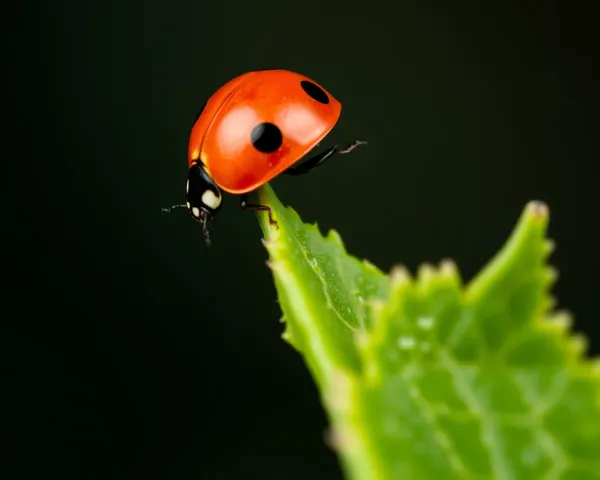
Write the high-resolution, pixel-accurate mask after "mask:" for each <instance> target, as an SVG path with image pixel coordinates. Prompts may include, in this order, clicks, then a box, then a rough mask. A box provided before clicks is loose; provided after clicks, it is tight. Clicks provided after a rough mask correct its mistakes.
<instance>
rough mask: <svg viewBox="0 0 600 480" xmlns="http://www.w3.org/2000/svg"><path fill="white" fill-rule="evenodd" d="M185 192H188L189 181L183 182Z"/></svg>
mask: <svg viewBox="0 0 600 480" xmlns="http://www.w3.org/2000/svg"><path fill="white" fill-rule="evenodd" d="M185 193H190V181H189V180H188V181H187V182H185Z"/></svg>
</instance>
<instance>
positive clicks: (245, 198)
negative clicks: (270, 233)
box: [240, 194, 279, 228]
mask: <svg viewBox="0 0 600 480" xmlns="http://www.w3.org/2000/svg"><path fill="white" fill-rule="evenodd" d="M240 206H241V207H242V208H243V209H244V210H250V211H257V210H260V211H266V212H267V213H268V214H269V223H270V224H271V225H273V226H274V227H276V228H279V224H278V223H277V222H276V221H275V220H274V219H273V212H272V211H271V207H267V206H266V205H258V204H251V203H248V194H244V195H242V201H241V202H240Z"/></svg>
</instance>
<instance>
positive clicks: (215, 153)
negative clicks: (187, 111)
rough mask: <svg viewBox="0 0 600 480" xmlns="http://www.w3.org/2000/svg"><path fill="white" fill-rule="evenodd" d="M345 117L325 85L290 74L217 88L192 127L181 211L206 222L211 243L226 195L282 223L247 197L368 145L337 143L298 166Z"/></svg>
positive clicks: (258, 74) (248, 77)
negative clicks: (281, 176)
mask: <svg viewBox="0 0 600 480" xmlns="http://www.w3.org/2000/svg"><path fill="white" fill-rule="evenodd" d="M341 111H342V105H341V103H340V102H339V101H338V100H336V99H335V98H334V97H333V96H332V95H331V94H330V93H329V92H327V91H326V90H325V89H324V88H323V87H321V86H320V85H318V84H317V83H316V82H315V81H313V80H311V79H310V78H308V77H306V76H304V75H301V74H299V73H295V72H291V71H288V70H260V71H254V72H249V73H245V74H243V75H240V76H238V77H236V78H234V79H233V80H230V81H229V82H227V83H226V84H225V85H223V86H222V87H221V88H219V89H218V90H217V91H216V92H215V93H214V94H213V95H212V97H210V98H209V100H208V101H207V102H206V104H205V105H204V108H203V110H202V111H201V112H200V113H199V114H198V116H197V118H196V122H195V123H194V126H193V127H192V131H191V134H190V140H189V148H188V166H189V171H188V179H187V184H186V194H187V202H186V205H181V206H182V207H183V206H185V207H187V209H188V211H189V212H190V214H191V215H192V217H193V218H194V219H195V220H196V221H198V222H199V223H201V224H202V226H203V231H204V236H205V239H206V242H207V244H210V240H209V235H208V228H207V222H208V221H209V220H211V219H212V218H213V217H214V215H215V214H216V213H217V211H218V210H219V208H220V207H221V205H222V201H223V197H222V191H225V192H228V193H232V194H238V195H242V197H241V206H242V208H243V209H245V210H265V211H267V213H268V214H269V221H270V222H271V224H273V225H277V222H275V221H274V220H273V217H272V214H271V209H270V208H269V207H267V206H265V205H252V204H249V203H248V201H247V194H248V193H249V192H251V191H253V190H256V189H257V188H259V187H260V186H261V185H264V184H265V183H267V182H268V181H270V180H271V179H273V178H274V177H276V176H277V175H279V174H280V173H282V172H285V173H287V174H291V175H299V174H303V173H306V172H309V171H310V170H312V169H314V168H315V167H317V166H319V165H322V164H323V163H324V162H325V161H327V160H328V159H329V158H331V157H332V156H333V155H336V154H346V153H349V152H350V151H352V150H354V149H355V148H356V147H357V146H359V145H362V144H365V143H366V142H361V141H355V142H353V143H351V144H350V145H349V146H348V147H346V148H343V149H341V148H338V146H337V145H335V146H333V147H331V148H329V149H328V150H325V151H324V152H322V153H319V154H317V155H315V156H313V157H311V158H308V159H306V161H304V162H302V163H301V164H299V165H294V164H295V163H297V162H298V161H299V160H301V159H302V158H303V157H305V156H306V154H307V153H309V152H310V151H311V150H312V149H313V148H314V147H315V146H316V145H317V144H319V142H321V140H322V139H323V138H324V137H325V136H326V135H327V134H328V133H329V132H330V131H331V129H332V128H333V127H334V126H335V124H336V123H337V121H338V119H339V117H340V113H341ZM167 210H168V209H167Z"/></svg>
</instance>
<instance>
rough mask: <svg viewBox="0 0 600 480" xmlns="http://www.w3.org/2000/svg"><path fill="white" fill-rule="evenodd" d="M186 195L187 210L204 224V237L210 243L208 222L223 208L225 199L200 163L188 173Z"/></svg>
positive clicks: (195, 164) (193, 165)
mask: <svg viewBox="0 0 600 480" xmlns="http://www.w3.org/2000/svg"><path fill="white" fill-rule="evenodd" d="M186 194H187V202H186V206H187V209H188V211H189V212H190V214H191V215H192V217H193V218H194V220H196V221H197V222H199V223H201V224H202V226H203V230H204V236H205V237H206V241H207V242H209V240H208V229H207V222H208V221H209V220H211V219H212V218H213V217H214V216H215V214H216V213H217V211H218V210H219V208H221V203H222V201H223V197H222V195H221V191H220V190H219V187H217V186H216V185H215V183H214V182H213V181H212V179H211V178H210V176H209V175H208V173H207V172H206V170H205V169H204V167H203V166H202V165H201V164H200V163H194V164H192V166H191V167H190V169H189V171H188V178H187V184H186Z"/></svg>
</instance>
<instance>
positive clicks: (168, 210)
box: [161, 205, 187, 213]
mask: <svg viewBox="0 0 600 480" xmlns="http://www.w3.org/2000/svg"><path fill="white" fill-rule="evenodd" d="M176 208H187V205H171V206H170V207H163V208H161V211H162V212H164V213H171V212H172V211H173V210H175V209H176Z"/></svg>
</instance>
